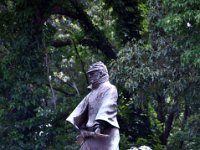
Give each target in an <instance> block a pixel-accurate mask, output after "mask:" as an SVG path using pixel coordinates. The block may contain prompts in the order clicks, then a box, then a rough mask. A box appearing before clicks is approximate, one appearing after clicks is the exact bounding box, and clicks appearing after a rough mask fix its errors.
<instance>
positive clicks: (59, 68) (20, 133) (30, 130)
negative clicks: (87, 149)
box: [0, 0, 200, 150]
mask: <svg viewBox="0 0 200 150" xmlns="http://www.w3.org/2000/svg"><path fill="white" fill-rule="evenodd" d="M199 6H200V1H197V0H184V1H183V0H162V1H161V0H117V1H114V0H48V1H47V0H0V149H2V150H75V149H78V145H77V144H76V142H75V137H76V134H77V131H76V130H75V129H74V128H73V127H72V126H71V125H70V124H69V123H67V122H66V121H65V119H66V117H67V116H68V115H69V113H70V112H71V111H72V110H73V109H74V107H75V106H76V105H77V104H78V103H79V102H80V100H81V99H82V98H83V96H84V95H86V94H87V93H88V91H87V88H86V87H87V85H88V80H87V76H86V71H87V68H88V66H89V65H90V64H92V63H94V62H97V61H103V62H104V63H105V64H106V65H107V66H108V70H109V74H110V80H111V82H112V83H113V84H115V85H116V86H117V88H118V92H119V100H118V108H119V109H118V120H119V124H120V127H121V128H120V132H121V141H120V150H126V149H128V148H130V147H131V146H140V145H148V146H150V147H151V148H152V149H153V150H197V149H200V109H199V106H200V97H199V96H200V95H199V93H200V92H199V91H200V74H199V73H200V69H199V68H200V43H199V39H200V8H199Z"/></svg>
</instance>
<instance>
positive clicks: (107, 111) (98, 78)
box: [66, 62, 120, 150]
mask: <svg viewBox="0 0 200 150" xmlns="http://www.w3.org/2000/svg"><path fill="white" fill-rule="evenodd" d="M87 75H88V79H89V82H90V86H89V87H90V88H91V92H90V93H89V94H88V95H87V96H86V97H85V98H84V99H83V100H82V101H81V102H80V103H79V104H78V106H77V107H76V108H75V109H74V111H73V112H72V113H71V114H70V115H69V117H68V118H67V119H66V120H67V121H69V122H71V123H72V124H73V125H74V126H75V127H76V128H77V129H79V130H80V135H79V136H78V141H79V143H80V144H81V148H80V150H119V140H120V136H119V125H118V122H117V98H118V94H117V89H116V87H115V86H114V85H112V84H111V83H110V82H109V75H108V71H107V68H106V66H105V65H104V64H103V63H102V62H97V63H95V64H93V65H91V66H90V68H89V70H88V72H87Z"/></svg>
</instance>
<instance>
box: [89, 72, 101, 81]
mask: <svg viewBox="0 0 200 150" xmlns="http://www.w3.org/2000/svg"><path fill="white" fill-rule="evenodd" d="M100 77H101V73H100V72H99V71H98V70H96V71H91V72H89V73H88V80H89V83H90V84H93V83H96V82H98V80H99V79H100Z"/></svg>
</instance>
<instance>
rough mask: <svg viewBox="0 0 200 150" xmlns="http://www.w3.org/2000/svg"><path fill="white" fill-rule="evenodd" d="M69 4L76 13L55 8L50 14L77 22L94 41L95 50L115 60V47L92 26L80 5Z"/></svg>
mask: <svg viewBox="0 0 200 150" xmlns="http://www.w3.org/2000/svg"><path fill="white" fill-rule="evenodd" d="M70 2H71V3H72V5H73V7H74V8H75V10H76V12H75V11H68V10H67V9H64V8H62V7H58V6H56V7H54V9H53V10H52V13H53V14H59V15H66V16H68V17H71V18H73V19H76V20H78V21H79V23H80V25H81V26H82V28H83V29H84V30H85V32H86V33H87V34H88V35H89V36H90V38H92V39H95V41H96V42H95V45H96V48H98V49H100V50H101V51H102V52H103V53H104V54H105V55H106V56H107V57H108V58H110V59H116V58H117V56H116V53H115V47H114V46H112V45H111V44H110V43H109V41H108V39H107V38H106V37H105V35H104V34H103V33H102V32H101V31H100V30H99V29H98V28H96V27H95V26H94V25H93V23H92V21H91V20H90V19H89V16H88V15H87V13H86V12H84V10H83V9H82V7H81V4H80V3H79V2H78V1H76V0H72V1H70Z"/></svg>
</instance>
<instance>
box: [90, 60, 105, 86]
mask: <svg viewBox="0 0 200 150" xmlns="http://www.w3.org/2000/svg"><path fill="white" fill-rule="evenodd" d="M87 75H88V79H89V82H90V84H92V85H93V84H99V83H103V82H105V81H107V80H108V78H109V75H108V70H107V67H106V66H105V65H104V63H102V62H101V61H99V62H96V63H94V64H92V65H91V66H90V67H89V69H88V71H87Z"/></svg>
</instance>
